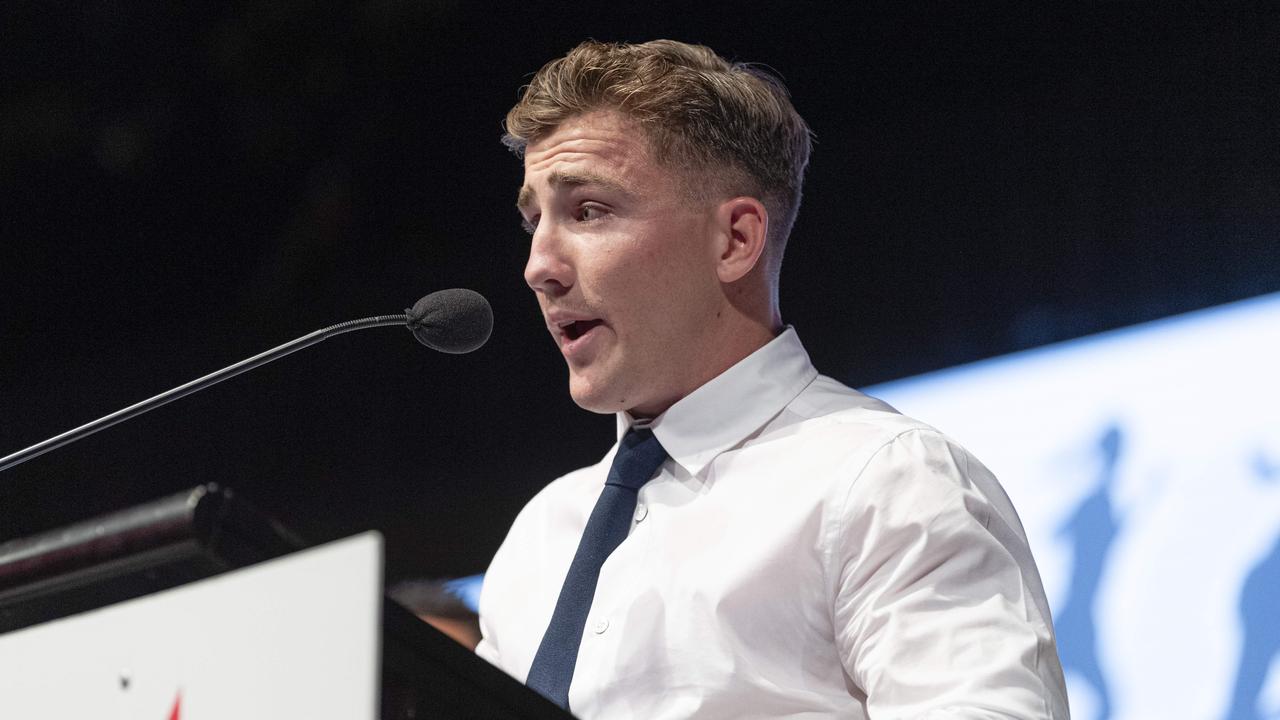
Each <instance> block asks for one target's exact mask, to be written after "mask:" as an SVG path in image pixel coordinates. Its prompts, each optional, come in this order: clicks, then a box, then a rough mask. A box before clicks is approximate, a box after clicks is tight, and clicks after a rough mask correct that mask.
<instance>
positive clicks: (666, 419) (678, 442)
mask: <svg viewBox="0 0 1280 720" xmlns="http://www.w3.org/2000/svg"><path fill="white" fill-rule="evenodd" d="M817 376H818V371H817V370H816V369H814V367H813V363H811V362H810V361H809V354H808V353H807V352H805V349H804V346H803V345H801V344H800V338H799V337H798V336H797V335H796V331H795V329H794V328H792V327H790V326H788V327H787V329H786V330H784V331H783V332H782V334H781V335H779V336H778V337H776V338H774V339H773V340H771V341H770V342H769V343H768V344H767V345H765V346H764V347H762V348H760V349H759V350H756V351H755V352H753V353H751V354H750V355H748V356H747V357H745V358H743V359H742V360H741V361H739V362H738V363H737V364H736V365H734V366H733V367H731V368H729V369H728V370H726V371H724V372H723V373H721V374H720V375H718V376H716V377H714V378H712V379H711V380H710V381H708V382H707V383H705V384H704V385H702V387H699V388H698V389H697V390H694V391H693V392H692V393H690V394H689V395H687V396H686V397H684V398H682V399H681V400H680V401H679V402H677V403H676V404H674V405H672V406H671V407H670V408H668V409H667V411H666V412H664V413H663V414H661V415H659V416H658V417H656V418H654V419H653V420H652V421H650V422H648V423H647V424H646V423H644V422H643V421H640V420H637V419H635V418H633V417H631V415H630V414H629V413H627V412H620V413H618V437H619V438H621V437H622V435H623V434H624V433H626V431H627V429H628V428H630V427H632V426H633V425H635V426H647V427H649V428H650V429H652V430H653V434H654V435H656V436H657V437H658V442H661V443H662V447H663V448H665V449H666V451H667V454H668V455H669V456H671V459H673V460H675V461H676V462H677V463H679V464H680V465H681V466H682V467H683V468H684V469H685V470H686V471H688V472H689V474H690V475H697V474H698V473H700V472H702V470H703V469H704V468H706V466H707V465H708V464H710V463H711V461H712V460H714V459H715V457H716V456H717V455H719V454H720V453H722V452H724V451H725V450H728V449H729V448H731V447H733V446H735V445H737V444H738V443H740V442H742V441H743V440H745V439H746V438H747V437H748V436H749V435H751V434H752V433H753V432H755V431H756V430H759V429H760V428H761V427H763V426H764V424H765V423H766V422H768V421H769V419H770V418H772V417H773V416H775V415H777V414H778V413H779V412H781V411H782V409H783V408H784V407H786V405H787V403H790V402H791V401H792V400H794V399H795V397H796V396H797V395H799V394H800V391H801V390H804V389H805V387H807V386H808V385H809V383H811V382H813V379H814V378H816V377H817Z"/></svg>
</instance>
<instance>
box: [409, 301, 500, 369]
mask: <svg viewBox="0 0 1280 720" xmlns="http://www.w3.org/2000/svg"><path fill="white" fill-rule="evenodd" d="M404 313H405V315H406V316H408V322H407V323H406V325H408V326H409V329H410V330H412V331H413V336H414V337H416V338H418V342H420V343H422V344H423V345H426V346H427V347H429V348H431V349H432V350H439V351H440V352H442V353H449V354H451V355H459V354H462V353H469V352H471V351H472V350H475V349H476V348H478V347H480V346H481V345H484V343H485V341H486V340H488V339H489V333H490V332H492V331H493V309H492V308H490V307H489V301H488V300H485V299H484V296H483V295H481V294H480V293H478V292H476V291H475V290H467V289H466V288H452V289H450V290H437V291H436V292H433V293H431V294H430V295H428V296H426V297H424V298H422V299H421V300H419V301H418V302H416V303H414V304H413V307H411V308H408V309H406V310H405V311H404Z"/></svg>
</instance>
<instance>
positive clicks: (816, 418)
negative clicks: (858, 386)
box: [787, 375, 940, 443]
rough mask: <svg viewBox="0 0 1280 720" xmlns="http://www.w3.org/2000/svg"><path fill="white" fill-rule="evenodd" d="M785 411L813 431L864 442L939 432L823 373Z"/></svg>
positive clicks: (790, 417)
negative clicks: (914, 432) (913, 433)
mask: <svg viewBox="0 0 1280 720" xmlns="http://www.w3.org/2000/svg"><path fill="white" fill-rule="evenodd" d="M787 414H788V416H789V420H790V421H791V422H793V423H800V424H802V425H803V426H804V427H805V428H806V429H807V430H810V431H812V432H828V433H832V434H838V435H842V436H844V437H845V438H847V439H856V440H859V441H860V442H865V443H875V442H877V441H886V442H887V441H888V440H891V439H892V438H894V437H896V436H898V435H901V434H903V433H906V432H911V431H922V432H927V433H938V431H937V430H936V429H935V428H934V427H933V426H931V425H929V424H927V423H925V422H922V421H920V420H918V419H916V418H913V417H911V416H908V415H903V414H902V413H901V412H899V411H898V410H897V409H896V408H894V407H893V406H891V405H889V404H888V403H886V402H884V401H883V400H880V399H879V398H875V397H872V396H870V395H867V394H865V393H862V392H860V391H858V390H855V389H853V388H851V387H849V386H848V385H845V384H844V383H841V382H840V381H839V380H836V379H834V378H831V377H827V376H826V375H819V376H818V377H817V378H816V379H814V381H813V382H812V383H811V384H810V385H809V386H808V387H807V388H805V390H804V392H802V393H800V395H799V396H797V397H796V399H795V400H793V401H792V402H791V404H790V405H788V407H787ZM939 434H940V433H939Z"/></svg>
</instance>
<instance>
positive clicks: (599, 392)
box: [569, 371, 626, 415]
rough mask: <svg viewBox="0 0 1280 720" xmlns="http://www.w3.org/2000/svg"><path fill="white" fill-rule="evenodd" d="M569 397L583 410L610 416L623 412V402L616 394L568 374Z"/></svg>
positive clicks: (571, 373)
mask: <svg viewBox="0 0 1280 720" xmlns="http://www.w3.org/2000/svg"><path fill="white" fill-rule="evenodd" d="M569 397H571V398H573V402H574V403H575V404H576V405H577V406H578V407H580V408H582V409H583V410H586V411H588V412H593V413H600V414H601V415H612V414H613V413H616V412H618V411H620V410H625V409H626V407H625V404H626V403H625V401H624V400H621V399H619V398H618V397H617V394H616V393H611V392H608V388H605V387H601V386H600V385H599V384H595V383H592V382H590V381H589V380H588V379H586V378H583V377H579V376H576V375H574V374H573V372H572V371H570V373H569Z"/></svg>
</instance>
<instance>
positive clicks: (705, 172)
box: [502, 40, 810, 273]
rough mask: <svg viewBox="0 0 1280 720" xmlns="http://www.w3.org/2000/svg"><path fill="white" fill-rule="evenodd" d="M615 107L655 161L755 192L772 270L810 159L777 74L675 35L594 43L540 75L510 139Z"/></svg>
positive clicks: (730, 189)
mask: <svg viewBox="0 0 1280 720" xmlns="http://www.w3.org/2000/svg"><path fill="white" fill-rule="evenodd" d="M608 109H611V110H617V111H619V112H621V113H622V114H624V115H625V116H627V117H628V118H630V119H631V120H633V121H634V122H636V123H638V124H639V125H640V127H641V128H643V129H644V132H645V133H646V136H647V138H648V140H649V145H650V148H651V150H652V152H653V154H654V158H655V159H656V160H657V161H658V162H659V163H662V164H664V165H667V166H669V167H672V168H675V169H677V170H680V171H682V172H684V173H685V174H686V175H690V176H691V177H688V178H686V179H687V181H688V182H687V184H688V186H689V187H690V188H692V189H693V191H694V192H698V193H700V194H705V193H706V192H708V191H710V192H716V193H723V194H726V195H728V196H733V195H750V196H752V197H756V198H757V199H759V200H760V201H761V202H763V203H764V205H765V208H766V209H767V210H768V211H769V217H770V231H769V236H770V237H769V243H770V246H771V247H772V249H773V250H772V252H771V253H770V254H771V255H772V256H773V258H772V262H771V265H772V270H773V272H774V273H776V271H777V267H778V265H779V264H780V262H781V258H782V250H783V249H784V247H785V245H786V241H787V237H788V236H789V235H790V234H791V226H792V224H793V223H794V222H795V218H796V212H797V211H798V210H799V209H800V195H801V186H802V184H803V182H804V170H805V167H806V166H807V165H808V164H809V150H810V132H809V126H808V125H806V124H805V122H804V120H803V119H802V118H801V117H800V115H799V114H798V113H797V112H796V110H795V108H794V107H792V105H791V99H790V97H789V95H788V93H787V89H786V87H784V86H783V84H782V82H781V81H780V80H779V79H778V78H776V77H775V76H774V75H772V74H770V73H768V72H766V71H764V70H762V69H760V68H758V67H755V66H751V65H746V64H743V63H731V62H729V61H727V60H725V59H724V58H721V57H720V56H719V55H717V54H716V53H715V52H714V51H712V50H711V49H710V48H707V47H704V46H702V45H689V44H686V43H681V42H676V41H674V40H654V41H651V42H647V43H642V44H638V45H631V44H617V43H601V42H596V41H593V40H588V41H587V42H584V43H582V44H581V45H579V46H578V47H576V48H574V49H573V50H571V51H569V54H567V55H565V56H564V57H562V58H558V59H556V60H552V61H551V62H549V63H547V64H546V65H544V66H543V67H542V69H541V70H539V71H538V72H537V74H535V75H534V77H533V80H532V82H530V83H529V85H528V86H526V87H525V88H524V91H523V93H522V95H521V97H520V101H519V102H517V103H516V105H515V107H513V108H511V111H510V112H509V113H507V119H506V124H505V129H506V135H505V136H504V137H503V139H502V140H503V143H505V144H506V145H507V147H509V148H511V149H512V151H513V152H515V153H516V154H517V155H519V156H523V154H524V150H525V147H526V146H527V145H528V144H529V143H531V142H537V141H538V140H540V139H541V138H543V137H545V136H547V135H549V134H550V133H551V132H552V131H554V130H555V128H556V127H558V126H559V125H560V124H561V123H563V122H564V121H565V120H568V119H569V118H571V117H573V116H575V115H580V114H582V113H586V112H590V111H592V110H608Z"/></svg>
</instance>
